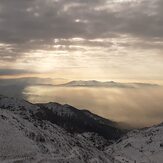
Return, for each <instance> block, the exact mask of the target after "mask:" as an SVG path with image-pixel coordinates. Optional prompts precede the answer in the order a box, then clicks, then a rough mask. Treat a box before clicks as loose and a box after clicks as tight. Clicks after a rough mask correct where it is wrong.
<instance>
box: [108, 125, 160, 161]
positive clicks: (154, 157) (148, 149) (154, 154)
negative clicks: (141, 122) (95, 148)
mask: <svg viewBox="0 0 163 163" xmlns="http://www.w3.org/2000/svg"><path fill="white" fill-rule="evenodd" d="M106 153H107V154H108V155H109V156H110V157H112V161H114V162H115V163H127V162H128V163H162V162H163V124H160V125H158V126H153V127H150V128H146V129H142V130H134V131H131V132H129V133H128V134H127V135H126V136H125V137H123V138H121V139H120V140H119V141H118V142H117V143H114V144H113V145H110V146H109V147H108V148H107V150H106Z"/></svg>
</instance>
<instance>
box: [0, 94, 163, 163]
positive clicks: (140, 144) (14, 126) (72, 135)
mask: <svg viewBox="0 0 163 163" xmlns="http://www.w3.org/2000/svg"><path fill="white" fill-rule="evenodd" d="M116 126H117V124H116V122H112V121H110V120H107V119H104V118H102V117H99V116H97V115H95V114H93V113H91V112H89V111H87V110H78V109H76V108H74V107H72V106H70V105H67V104H66V105H61V104H58V103H53V102H50V103H46V104H32V103H29V102H27V101H25V100H21V99H16V98H8V97H4V96H0V162H1V163H18V162H22V163H141V162H143V163H150V162H154V163H162V162H163V157H162V155H163V137H162V135H163V124H160V125H157V126H153V127H151V128H146V129H139V130H133V131H128V132H127V131H126V130H122V129H119V128H117V127H116Z"/></svg>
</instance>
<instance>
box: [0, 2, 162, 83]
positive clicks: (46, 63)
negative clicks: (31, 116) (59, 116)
mask: <svg viewBox="0 0 163 163" xmlns="http://www.w3.org/2000/svg"><path fill="white" fill-rule="evenodd" d="M162 72H163V0H0V77H1V78H2V77H20V76H39V77H40V76H41V77H53V78H58V77H62V78H68V79H104V80H109V79H110V80H112V79H117V80H118V79H123V80H131V79H132V80H158V81H161V80H163V75H162Z"/></svg>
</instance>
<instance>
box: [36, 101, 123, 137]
mask: <svg viewBox="0 0 163 163" xmlns="http://www.w3.org/2000/svg"><path fill="white" fill-rule="evenodd" d="M38 106H40V110H39V112H38V113H36V114H35V116H36V118H38V119H44V120H48V121H50V122H52V123H55V124H57V125H59V126H60V127H62V128H64V129H66V130H67V131H68V132H70V133H83V132H94V133H97V134H98V135H100V136H102V137H104V138H106V139H109V140H117V139H118V138H120V137H121V136H122V135H123V133H124V132H123V131H122V130H121V129H118V128H116V127H115V126H116V123H115V122H112V121H109V120H106V119H104V118H101V117H99V116H97V115H95V114H92V113H91V112H88V111H86V110H78V109H76V108H74V107H72V106H70V105H67V104H66V105H61V104H57V103H47V104H38Z"/></svg>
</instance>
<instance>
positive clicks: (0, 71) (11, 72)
mask: <svg viewBox="0 0 163 163" xmlns="http://www.w3.org/2000/svg"><path fill="white" fill-rule="evenodd" d="M27 73H32V72H30V71H28V70H23V69H0V75H22V74H27Z"/></svg>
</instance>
